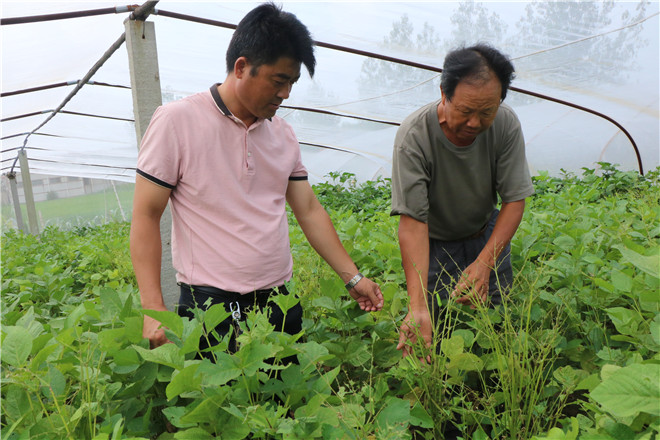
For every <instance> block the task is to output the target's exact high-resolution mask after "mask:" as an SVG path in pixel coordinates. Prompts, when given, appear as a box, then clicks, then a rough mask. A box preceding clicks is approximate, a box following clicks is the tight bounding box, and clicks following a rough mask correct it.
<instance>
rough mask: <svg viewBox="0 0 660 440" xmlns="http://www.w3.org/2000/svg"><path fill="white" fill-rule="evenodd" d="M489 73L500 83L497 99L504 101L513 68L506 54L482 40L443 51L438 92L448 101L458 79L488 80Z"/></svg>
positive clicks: (452, 94)
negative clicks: (444, 54) (447, 51)
mask: <svg viewBox="0 0 660 440" xmlns="http://www.w3.org/2000/svg"><path fill="white" fill-rule="evenodd" d="M490 72H493V73H494V74H495V75H496V76H497V78H498V79H499V80H500V84H501V85H502V95H501V97H500V99H501V100H502V101H504V98H506V92H507V91H508V90H509V86H510V85H511V81H513V78H515V74H514V72H515V69H514V68H513V64H512V63H511V60H510V59H509V57H507V56H506V55H504V54H503V53H502V52H500V51H499V50H497V49H495V48H494V47H492V46H490V45H488V44H486V43H479V44H476V45H474V46H471V47H462V48H459V49H454V50H452V51H451V52H449V53H448V54H447V56H446V57H445V63H444V65H443V66H442V79H441V81H440V87H441V88H442V93H443V94H444V95H445V97H446V98H447V99H448V100H450V101H451V99H452V98H453V97H454V91H455V90H456V86H458V83H459V82H461V81H464V80H488V77H489V74H490Z"/></svg>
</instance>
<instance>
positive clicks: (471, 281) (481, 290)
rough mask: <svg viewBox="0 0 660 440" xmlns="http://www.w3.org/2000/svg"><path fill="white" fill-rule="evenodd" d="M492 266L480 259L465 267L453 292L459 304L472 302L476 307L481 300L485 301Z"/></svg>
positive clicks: (471, 305)
mask: <svg viewBox="0 0 660 440" xmlns="http://www.w3.org/2000/svg"><path fill="white" fill-rule="evenodd" d="M491 270H492V269H491V268H490V267H489V266H487V265H485V264H483V263H482V262H481V261H479V259H477V260H475V261H474V262H472V264H470V265H469V266H468V267H466V268H465V270H464V271H463V274H462V275H461V279H460V280H459V281H458V283H457V284H456V287H454V290H453V291H452V293H451V297H452V298H456V302H457V303H459V304H470V308H471V309H475V308H476V306H477V304H478V303H479V302H481V303H485V302H486V301H487V299H488V289H489V284H490V272H491Z"/></svg>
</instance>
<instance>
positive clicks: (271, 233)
mask: <svg viewBox="0 0 660 440" xmlns="http://www.w3.org/2000/svg"><path fill="white" fill-rule="evenodd" d="M137 173H138V174H139V175H141V176H142V177H144V178H147V179H149V180H151V181H152V182H154V183H156V184H158V185H161V186H164V187H166V188H170V189H172V193H171V195H170V208H171V211H172V260H173V264H174V268H175V269H176V271H177V280H178V281H179V282H183V283H186V284H191V285H204V286H213V287H217V288H220V289H224V290H229V291H233V292H240V293H247V292H251V291H254V290H259V289H267V288H270V287H274V286H279V285H281V284H283V283H284V282H285V281H287V280H289V279H290V278H291V274H292V267H293V261H292V258H291V250H290V245H289V227H288V223H287V217H286V199H285V195H286V190H287V185H288V184H289V181H290V180H306V179H307V170H306V169H305V167H304V166H303V164H302V161H301V157H300V146H299V144H298V140H297V139H296V136H295V133H294V132H293V129H292V128H291V126H290V125H289V124H287V123H286V122H285V121H284V120H283V119H282V118H279V117H277V116H274V117H273V118H272V119H270V120H268V119H260V120H258V121H257V122H255V123H254V124H252V125H251V126H250V127H249V128H247V127H246V126H245V124H244V123H243V122H242V121H241V120H239V119H238V118H236V117H234V116H233V115H231V113H230V112H229V110H228V109H227V107H226V106H225V105H224V103H223V102H222V100H221V99H220V95H219V94H218V93H217V89H216V85H214V86H213V87H211V90H210V91H206V92H203V93H198V94H195V95H192V96H189V97H187V98H185V99H182V100H180V101H176V102H172V103H170V104H167V105H164V106H162V107H159V108H158V109H157V110H156V112H155V113H154V115H153V118H152V119H151V123H150V124H149V128H148V129H147V132H146V133H145V135H144V138H143V140H142V145H141V147H140V152H139V154H138V163H137Z"/></svg>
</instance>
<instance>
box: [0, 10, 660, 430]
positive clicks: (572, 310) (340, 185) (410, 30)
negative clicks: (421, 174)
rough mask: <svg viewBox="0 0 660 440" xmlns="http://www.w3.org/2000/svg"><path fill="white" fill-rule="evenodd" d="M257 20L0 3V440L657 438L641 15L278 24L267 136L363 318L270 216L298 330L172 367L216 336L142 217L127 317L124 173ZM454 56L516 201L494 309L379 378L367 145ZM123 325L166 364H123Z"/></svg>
mask: <svg viewBox="0 0 660 440" xmlns="http://www.w3.org/2000/svg"><path fill="white" fill-rule="evenodd" d="M259 4H260V3H259V2H210V1H196V2H170V1H166V0H161V1H148V2H146V3H144V4H137V5H129V6H127V5H119V4H117V3H115V2H106V1H93V2H92V1H90V2H59V1H48V2H40V1H22V2H18V1H3V2H2V5H1V10H0V15H1V19H2V22H1V26H0V33H1V45H2V86H1V89H2V90H1V95H0V108H1V113H2V119H1V148H0V151H1V155H0V159H1V168H2V171H1V175H2V177H1V188H2V199H1V201H2V206H1V207H2V211H1V214H2V261H1V263H2V322H1V324H2V358H1V359H2V385H1V388H0V394H1V396H2V406H1V411H0V412H1V414H2V416H1V419H0V422H1V424H0V432H1V436H2V438H3V439H5V438H6V439H8V440H22V439H60V438H61V439H76V440H77V439H94V440H96V439H101V438H103V439H106V438H110V439H159V440H167V439H211V438H222V439H241V438H292V439H293V438H301V439H302V438H305V439H311V438H323V439H343V438H348V439H381V438H382V439H399V438H401V439H408V438H412V439H422V438H424V439H439V438H447V439H454V438H456V439H459V438H461V439H501V438H502V439H503V438H511V439H513V438H516V439H532V438H534V439H550V438H556V439H596V438H598V439H653V438H660V295H659V294H658V292H660V279H659V273H660V220H659V219H660V201H659V198H658V183H659V182H660V179H659V176H660V168H659V167H660V102H659V98H660V73H659V72H660V61H659V56H660V46H659V44H660V39H659V38H658V35H660V29H659V25H660V4H659V3H658V2H657V1H646V0H640V1H626V2H617V1H593V2H592V1H515V2H513V1H509V2H498V1H488V2H475V1H435V2H371V1H370V2H317V1H291V2H289V1H284V2H281V6H282V8H283V10H285V11H287V12H291V13H293V14H295V16H296V17H297V18H298V19H299V20H300V21H301V22H302V23H304V25H305V26H307V28H308V29H309V31H310V33H311V36H312V38H313V40H314V43H315V55H316V72H315V74H314V75H313V77H311V76H310V75H309V74H308V72H307V70H305V69H304V68H303V69H301V76H300V79H299V80H298V81H297V82H296V83H295V85H294V86H293V88H292V91H291V94H290V96H289V97H288V99H286V101H284V102H283V103H282V105H281V106H280V108H279V110H278V111H277V115H278V116H279V117H281V118H283V119H284V121H286V122H287V123H288V124H290V125H291V127H292V128H293V131H294V132H295V136H296V138H297V141H298V144H299V146H300V154H301V157H302V163H303V164H304V167H305V168H306V170H307V172H308V173H309V182H310V183H311V184H312V185H313V189H314V193H315V194H316V197H317V198H318V200H319V201H320V202H321V204H322V205H323V207H324V208H325V209H326V211H327V212H328V214H329V216H330V218H331V219H332V223H333V224H334V227H335V228H336V230H337V233H338V236H339V238H340V240H341V242H342V243H343V246H344V248H345V249H346V251H347V252H348V254H349V255H350V258H351V259H352V260H353V261H354V262H355V264H356V266H357V267H359V268H360V271H361V272H362V273H363V274H364V275H365V276H366V277H368V278H369V279H371V280H373V281H374V282H376V283H378V284H379V285H380V289H381V290H382V294H383V297H384V300H385V301H384V306H383V309H382V310H379V311H374V312H371V313H368V312H364V311H363V310H360V308H359V307H358V306H357V305H356V303H355V302H354V301H352V300H351V298H350V297H349V296H348V295H346V290H345V289H344V286H343V284H345V283H342V280H341V279H339V278H337V276H336V274H335V272H333V270H332V268H330V267H329V266H328V265H327V264H326V263H325V262H324V261H323V259H322V258H321V257H319V255H318V254H317V253H315V252H314V250H313V249H312V247H311V246H310V245H309V243H308V242H307V241H306V239H305V234H304V233H303V231H302V230H301V228H300V227H299V226H298V222H297V221H296V218H295V217H294V215H293V213H292V212H291V209H288V208H287V216H288V228H289V232H290V247H291V254H292V258H293V277H292V278H291V280H289V281H287V284H286V285H287V288H288V290H289V291H290V292H293V293H294V294H295V295H291V298H295V299H296V301H299V303H300V304H301V305H302V309H303V310H304V314H303V319H302V331H301V332H299V333H298V334H297V335H295V337H294V336H291V335H288V334H285V333H280V332H278V331H274V330H273V328H272V326H270V324H269V322H268V319H267V317H266V318H264V315H263V314H262V313H261V312H249V313H247V315H248V316H247V320H246V321H244V322H243V324H241V325H242V326H243V327H242V328H241V331H240V332H239V331H238V330H236V331H237V332H239V333H241V334H240V336H239V337H238V339H239V342H240V344H239V345H240V348H239V349H238V351H237V352H236V353H234V354H229V353H227V344H228V342H227V341H224V340H223V341H224V342H221V344H220V347H221V348H223V346H222V344H223V343H224V344H225V345H224V351H223V350H220V349H218V350H215V351H214V352H213V353H214V361H213V362H210V361H209V360H208V359H203V360H202V359H200V358H199V357H198V356H197V354H198V353H199V352H201V351H202V350H201V349H200V347H199V346H197V345H196V342H197V341H199V339H200V338H203V337H206V336H207V332H206V329H207V328H213V327H214V326H215V325H216V324H218V323H219V322H221V321H223V320H224V319H225V318H228V316H229V312H227V315H224V313H225V311H224V309H223V310H219V309H213V308H209V309H207V310H205V311H202V310H198V311H197V312H196V315H195V319H186V318H180V317H179V316H178V315H177V314H176V313H174V312H173V310H175V307H176V303H177V299H178V292H179V287H178V286H177V282H176V280H175V277H174V275H175V274H174V269H173V268H172V256H171V253H170V249H171V247H170V235H169V234H170V228H171V225H170V222H171V220H170V219H171V217H170V214H169V212H168V213H167V214H166V215H165V216H164V217H163V222H162V223H161V224H162V232H163V249H162V259H163V274H162V283H163V286H162V290H163V294H164V299H165V303H166V306H167V309H168V311H161V312H154V311H151V312H145V311H144V310H143V309H142V307H141V304H140V293H139V292H138V288H137V283H136V278H135V274H134V271H133V265H132V262H131V256H130V252H129V235H130V229H131V217H132V212H133V196H134V188H135V182H136V170H137V168H138V167H137V161H138V152H139V146H140V143H141V140H142V138H143V136H144V134H145V131H146V129H147V126H148V124H149V122H150V120H151V118H152V115H153V114H154V112H155V111H156V109H157V108H158V107H160V106H161V105H164V104H168V103H172V102H175V101H179V100H181V99H183V98H186V97H189V96H192V95H194V94H196V93H198V92H202V91H205V90H208V89H209V87H211V86H212V85H213V84H216V83H221V82H222V81H223V80H224V79H225V77H226V76H227V69H226V67H225V52H226V50H227V47H228V45H229V42H230V39H231V38H232V35H233V33H234V30H235V29H236V25H237V24H238V23H239V22H240V21H241V19H242V18H243V17H244V16H245V15H246V14H247V13H248V12H249V11H251V10H252V9H254V8H255V7H256V6H258V5H259ZM277 4H278V5H279V4H280V2H278V3H277ZM476 43H487V44H490V45H492V46H493V47H496V48H497V49H499V50H500V51H502V52H503V53H505V54H506V55H507V56H508V57H510V59H511V61H512V63H513V65H514V67H515V79H514V80H513V82H512V84H511V87H510V89H509V93H508V94H507V96H506V99H505V101H504V103H505V104H507V105H508V106H510V107H511V108H512V109H513V110H514V111H515V114H516V115H517V117H518V118H519V120H520V125H521V128H522V133H523V135H524V150H525V151H524V153H525V156H526V159H527V164H528V167H529V172H530V175H531V177H532V181H533V184H534V192H535V193H534V195H532V196H531V197H529V198H527V202H526V203H527V204H526V207H525V213H524V217H523V220H522V222H521V223H520V226H519V228H518V230H517V232H516V234H515V236H514V238H513V239H512V240H511V263H512V266H513V274H514V279H513V284H512V286H513V287H512V290H511V294H510V296H507V297H506V298H503V302H502V304H500V305H497V306H496V307H494V308H488V307H476V309H471V308H470V307H466V306H463V305H461V304H459V303H457V302H456V301H453V300H443V301H444V303H445V306H446V311H447V312H446V313H445V314H444V315H443V316H444V320H445V323H444V328H443V330H442V331H437V332H436V333H435V334H434V345H433V346H434V347H436V350H431V351H430V352H429V351H428V348H427V347H421V346H419V347H416V348H415V349H416V350H421V351H419V352H416V353H418V354H419V353H421V352H424V353H425V355H428V358H426V359H424V355H420V357H419V359H418V358H417V357H416V356H407V357H405V356H404V357H402V354H401V351H400V350H397V349H396V346H397V341H399V328H400V326H401V325H402V323H403V320H404V317H405V316H406V313H407V311H408V309H409V307H410V304H409V297H408V295H407V293H406V277H405V275H404V269H403V268H402V257H401V251H400V249H399V236H398V235H397V234H398V232H397V231H398V227H399V219H398V217H397V216H391V215H390V211H391V208H392V206H391V195H392V183H391V182H392V177H393V147H394V144H395V136H396V135H397V130H398V129H399V127H400V126H401V124H402V122H403V121H404V120H405V119H406V118H407V117H408V116H409V115H411V114H412V113H413V112H415V111H416V110H417V109H419V108H420V107H422V106H424V105H426V104H429V103H432V102H435V101H439V100H440V99H441V92H440V80H441V75H442V67H443V60H444V59H445V56H446V55H447V53H448V52H449V51H450V50H452V49H455V48H458V47H465V46H470V45H473V44H476ZM137 178H138V179H139V177H137ZM135 192H136V193H137V191H135ZM168 211H169V210H168ZM191 284H192V283H191ZM278 306H279V307H281V308H282V309H286V310H288V309H290V308H291V307H293V306H294V304H289V303H284V304H279V303H278ZM145 313H146V314H147V315H148V316H150V317H152V318H154V319H157V320H158V321H159V322H161V323H162V324H163V325H164V326H165V327H166V328H167V330H166V334H167V337H168V339H169V340H170V341H171V342H173V344H165V345H163V346H160V347H158V348H154V349H149V341H148V340H146V339H144V338H142V325H143V319H144V315H145ZM149 313H152V314H154V313H155V315H153V316H152V315H150V314H149ZM424 350H426V351H424ZM291 356H293V357H295V358H296V361H295V362H294V363H286V362H284V361H283V359H285V358H287V357H291Z"/></svg>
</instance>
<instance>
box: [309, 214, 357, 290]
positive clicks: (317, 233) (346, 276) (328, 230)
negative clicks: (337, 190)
mask: <svg viewBox="0 0 660 440" xmlns="http://www.w3.org/2000/svg"><path fill="white" fill-rule="evenodd" d="M297 220H298V224H299V225H300V228H301V229H302V231H303V233H304V234H305V237H306V238H307V241H309V244H310V245H311V246H312V247H313V248H314V250H315V251H316V252H317V253H318V254H319V255H320V256H321V258H323V259H324V260H325V261H326V262H327V263H328V265H329V266H330V267H331V268H332V269H333V270H334V271H335V272H336V273H337V275H339V277H340V278H341V279H342V281H343V282H344V283H347V282H348V281H349V280H350V279H351V278H352V277H353V276H355V274H357V272H358V268H357V267H356V266H355V263H353V260H352V259H351V257H350V255H348V252H346V249H344V246H343V245H342V243H341V240H339V237H338V236H337V232H336V231H335V228H334V225H333V224H332V220H331V219H330V216H329V215H328V213H327V212H326V210H325V209H324V208H323V206H321V204H320V203H318V202H317V203H316V204H315V206H314V208H313V209H311V210H310V211H309V212H308V213H306V214H305V215H304V216H301V217H299V218H297Z"/></svg>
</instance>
